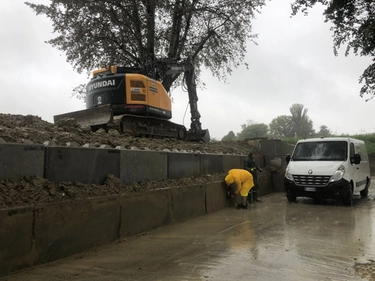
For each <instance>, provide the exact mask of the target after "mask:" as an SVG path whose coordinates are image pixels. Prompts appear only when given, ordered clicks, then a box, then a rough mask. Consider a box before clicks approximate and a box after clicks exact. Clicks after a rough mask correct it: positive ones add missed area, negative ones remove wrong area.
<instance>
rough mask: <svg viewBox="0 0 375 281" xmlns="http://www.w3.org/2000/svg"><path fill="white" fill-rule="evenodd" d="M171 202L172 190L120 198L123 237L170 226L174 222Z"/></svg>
mask: <svg viewBox="0 0 375 281" xmlns="http://www.w3.org/2000/svg"><path fill="white" fill-rule="evenodd" d="M171 202H172V195H171V190H170V189H162V190H154V191H150V192H147V193H144V194H141V195H138V196H135V195H133V196H130V197H125V196H124V197H121V198H119V204H120V206H121V236H131V235H134V234H138V233H142V232H145V231H149V230H151V229H154V228H157V227H160V226H164V225H168V224H170V223H171V222H172V216H171V212H172V205H171Z"/></svg>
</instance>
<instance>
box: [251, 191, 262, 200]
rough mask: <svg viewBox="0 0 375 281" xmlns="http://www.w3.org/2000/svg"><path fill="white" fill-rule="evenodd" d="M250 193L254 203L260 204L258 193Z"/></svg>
mask: <svg viewBox="0 0 375 281" xmlns="http://www.w3.org/2000/svg"><path fill="white" fill-rule="evenodd" d="M252 193H253V198H254V201H256V202H261V201H260V199H259V198H258V192H257V191H253V192H252Z"/></svg>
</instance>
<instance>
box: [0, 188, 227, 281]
mask: <svg viewBox="0 0 375 281" xmlns="http://www.w3.org/2000/svg"><path fill="white" fill-rule="evenodd" d="M226 202H227V200H226V187H225V185H224V183H222V182H216V183H210V184H207V185H206V184H204V185H197V186H187V187H180V188H165V189H160V190H154V191H151V192H147V193H143V194H138V195H132V196H116V197H113V196H112V197H105V198H95V199H88V200H75V201H70V202H64V203H53V204H44V205H40V206H35V207H24V208H13V209H9V210H0V261H1V262H0V276H5V275H8V274H10V273H12V272H14V271H17V270H20V269H24V268H27V267H30V266H32V265H37V264H42V263H46V262H49V261H53V260H56V259H60V258H63V257H67V256H70V255H73V254H76V253H79V252H82V251H84V250H87V249H90V248H92V247H94V246H97V245H100V244H105V243H110V242H113V241H115V240H117V239H120V238H122V237H126V236H131V235H135V234H138V233H142V232H146V231H149V230H152V229H154V228H157V227H161V226H166V225H169V224H171V223H177V222H181V221H184V220H187V219H189V218H193V217H197V216H200V215H204V214H208V213H211V212H214V211H217V210H219V209H223V208H225V207H226V206H227V203H226Z"/></svg>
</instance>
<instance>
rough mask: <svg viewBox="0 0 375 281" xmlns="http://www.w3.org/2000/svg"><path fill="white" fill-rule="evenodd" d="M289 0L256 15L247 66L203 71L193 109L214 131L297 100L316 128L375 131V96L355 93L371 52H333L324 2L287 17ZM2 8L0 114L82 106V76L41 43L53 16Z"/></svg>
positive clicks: (262, 119)
mask: <svg viewBox="0 0 375 281" xmlns="http://www.w3.org/2000/svg"><path fill="white" fill-rule="evenodd" d="M31 2H34V3H48V2H49V1H47V0H43V1H42V0H38V1H31ZM291 2H292V1H289V0H288V1H286V0H272V1H271V2H267V6H266V7H265V8H264V9H263V10H262V13H261V14H259V15H257V20H256V21H255V22H254V23H253V31H254V32H255V33H258V34H259V37H258V39H257V42H258V45H254V44H252V43H249V44H248V53H247V55H246V62H247V63H248V64H249V69H246V68H245V67H241V68H239V69H237V70H235V71H234V72H233V73H232V75H231V76H228V77H227V82H226V83H224V82H222V81H218V80H217V79H216V78H214V77H212V75H211V74H210V73H209V72H207V71H206V72H204V73H203V75H202V77H201V79H202V80H203V81H204V82H205V83H206V88H205V89H203V90H201V89H198V97H199V101H198V108H199V111H200V113H201V116H202V118H201V122H202V126H203V127H204V128H208V129H209V130H210V133H211V137H214V138H216V139H221V138H222V137H223V136H224V135H226V134H227V133H228V132H229V131H233V132H235V133H238V132H240V131H241V124H247V123H248V121H252V122H253V123H265V124H267V125H268V124H269V123H270V122H271V121H272V119H274V118H276V117H277V116H280V115H289V114H290V112H289V108H290V106H291V105H292V104H294V103H300V104H303V105H304V106H305V108H307V109H308V116H309V117H310V118H311V120H312V121H313V122H314V129H315V130H317V131H318V130H319V127H320V126H321V125H326V126H327V127H328V128H329V129H330V130H331V131H332V132H334V133H336V134H342V133H348V134H357V133H358V134H359V133H373V132H374V131H375V121H373V120H374V118H372V111H373V107H374V102H375V101H370V102H367V103H366V102H365V100H364V99H362V98H360V97H359V90H360V85H359V84H358V78H359V76H360V75H361V74H362V72H363V70H364V69H365V68H366V67H367V66H368V65H369V64H370V63H371V59H370V58H360V57H354V56H350V57H345V56H344V54H343V52H341V53H340V55H339V56H338V57H335V56H334V54H333V47H332V37H331V36H332V32H331V31H330V30H329V28H330V25H329V24H328V23H324V21H323V15H322V12H323V9H322V7H316V8H314V9H312V10H311V11H310V14H309V16H307V17H306V16H303V15H298V16H296V17H293V18H290V12H291V10H290V3H291ZM0 11H1V17H0V23H1V25H2V27H3V28H2V29H1V30H0V36H1V42H2V43H1V45H0V60H1V62H2V67H1V70H0V73H1V86H0V90H1V100H2V102H1V103H0V113H11V114H22V115H27V114H32V115H37V116H40V117H41V118H42V119H43V120H46V121H49V122H53V115H56V114H61V113H65V112H70V111H75V110H80V109H84V108H85V105H84V103H83V102H82V101H79V100H77V99H75V98H70V95H71V91H72V89H73V88H74V87H75V86H77V85H78V84H80V83H85V82H87V76H86V74H83V75H79V74H77V73H75V72H74V71H73V69H72V67H71V66H70V65H69V64H68V63H67V62H66V61H65V55H64V54H63V53H61V52H59V51H58V50H56V49H54V48H52V47H51V46H50V45H48V44H45V43H44V41H46V40H48V39H51V38H52V37H53V36H54V35H53V34H51V31H52V27H51V23H50V21H49V20H48V19H47V18H45V17H42V16H36V15H35V14H34V13H33V12H32V11H31V9H30V8H28V7H27V6H26V5H25V4H24V3H23V1H19V0H16V1H1V3H0ZM172 96H173V99H174V104H173V119H172V121H174V122H176V123H183V124H184V125H185V126H187V127H189V126H190V113H189V109H188V110H187V112H186V115H184V114H185V110H186V106H187V103H188V98H187V93H185V92H182V90H181V89H180V88H178V89H175V90H174V91H173V92H172ZM184 116H185V117H184Z"/></svg>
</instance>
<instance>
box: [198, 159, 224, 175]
mask: <svg viewBox="0 0 375 281" xmlns="http://www.w3.org/2000/svg"><path fill="white" fill-rule="evenodd" d="M200 157H201V170H200V173H201V174H202V175H206V174H217V173H223V172H224V169H223V155H215V154H202V155H201V156H200Z"/></svg>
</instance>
